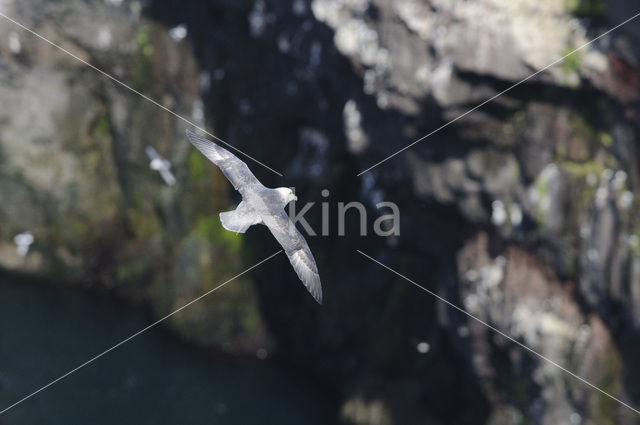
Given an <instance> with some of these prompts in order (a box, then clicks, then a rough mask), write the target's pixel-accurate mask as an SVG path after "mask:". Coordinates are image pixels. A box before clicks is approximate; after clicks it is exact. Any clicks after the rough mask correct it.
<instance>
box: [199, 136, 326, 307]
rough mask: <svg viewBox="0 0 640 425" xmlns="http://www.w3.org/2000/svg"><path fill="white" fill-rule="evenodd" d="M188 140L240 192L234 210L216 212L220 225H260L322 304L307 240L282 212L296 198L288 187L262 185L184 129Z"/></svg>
mask: <svg viewBox="0 0 640 425" xmlns="http://www.w3.org/2000/svg"><path fill="white" fill-rule="evenodd" d="M187 136H188V137H189V140H190V141H191V143H192V144H193V146H195V147H196V148H197V149H198V150H199V151H200V152H202V153H203V154H204V156H206V157H207V158H208V159H209V160H210V161H211V162H213V163H214V164H216V165H217V166H218V168H220V170H222V173H223V174H224V175H225V176H226V177H227V179H228V180H229V181H230V182H231V184H232V185H233V187H234V188H235V189H236V190H237V191H238V192H240V194H241V195H242V202H240V204H239V205H238V207H237V208H236V209H235V210H234V211H228V212H223V213H220V221H221V222H222V226H223V227H224V228H225V229H227V230H230V231H232V232H236V233H244V232H246V231H247V229H248V228H249V227H250V226H252V225H254V224H264V225H265V226H267V227H268V228H269V230H270V231H271V234H273V236H274V237H275V238H276V240H277V241H278V242H279V243H280V245H282V248H284V252H285V253H286V254H287V256H288V257H289V262H291V265H292V266H293V269H294V270H295V271H296V273H297V274H298V277H299V278H300V280H301V281H302V283H304V286H306V287H307V289H308V290H309V292H310V293H311V295H313V297H314V298H315V299H316V301H317V302H318V303H320V304H322V285H321V284H320V275H319V274H318V267H317V266H316V261H315V260H314V259H313V255H312V254H311V250H310V249H309V245H308V244H307V241H305V239H304V237H303V236H302V235H301V234H300V232H298V230H297V229H296V226H295V224H294V223H293V221H291V219H290V218H289V216H288V215H287V214H286V213H285V212H284V207H285V206H286V205H287V204H288V203H289V202H291V201H294V200H297V199H298V198H297V197H296V196H295V195H294V194H293V191H292V190H291V189H289V188H288V187H279V188H276V189H270V188H268V187H264V186H263V185H262V183H260V181H258V179H257V178H256V176H254V175H253V173H252V172H251V171H250V170H249V167H247V164H245V163H244V162H242V161H241V160H239V159H238V158H237V157H236V156H235V155H233V154H232V153H231V152H229V151H228V150H226V149H224V148H222V147H220V146H218V145H216V144H215V143H213V142H212V141H210V140H207V139H205V138H203V137H200V136H198V135H197V134H195V133H192V132H191V131H189V130H187Z"/></svg>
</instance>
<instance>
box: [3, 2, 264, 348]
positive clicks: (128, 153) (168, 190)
mask: <svg viewBox="0 0 640 425" xmlns="http://www.w3.org/2000/svg"><path fill="white" fill-rule="evenodd" d="M3 7H4V8H3V12H4V13H7V14H8V15H9V16H13V17H15V19H17V20H18V21H20V22H22V23H24V24H25V25H27V26H28V27H30V28H32V29H33V30H34V31H36V32H38V33H40V34H42V35H43V36H44V37H47V38H48V39H50V40H51V41H52V42H54V43H57V44H59V45H60V46H62V47H63V48H65V49H67V50H69V51H71V52H73V54H74V55H76V56H78V57H79V58H80V59H82V60H86V61H88V62H90V63H91V64H93V65H95V66H97V67H99V68H100V69H102V70H104V71H105V72H107V73H109V74H111V75H113V76H114V78H118V79H120V80H122V81H123V82H124V83H125V84H128V85H130V86H132V87H133V88H134V89H136V90H139V91H141V92H144V94H145V95H146V96H149V97H151V98H153V99H156V100H158V101H159V102H161V103H162V104H163V105H165V106H167V107H168V108H170V109H171V110H172V111H174V112H176V113H178V114H180V115H182V116H184V117H187V118H188V119H190V120H192V121H194V122H197V123H198V124H202V122H203V117H202V101H201V98H200V87H199V85H198V80H199V72H198V67H197V64H196V61H195V59H194V57H193V56H192V54H191V51H190V49H189V47H188V44H187V42H185V41H180V40H174V39H172V38H171V37H170V35H169V33H168V29H167V28H166V27H164V26H162V25H159V24H158V23H155V22H153V21H150V20H148V19H145V18H143V17H142V16H141V14H140V13H141V10H142V9H141V5H140V4H139V3H137V2H131V3H122V4H117V3H109V2H102V1H92V2H82V1H65V2H56V3H51V2H39V1H33V2H30V3H29V4H28V5H27V4H25V3H24V2H5V3H3ZM35 11H37V13H35ZM43 16H47V17H48V18H47V19H46V20H44V19H43V18H42V17H43ZM95 22H99V25H97V26H96V25H94V23H95ZM0 38H1V39H2V40H14V41H13V45H7V44H4V45H2V46H1V47H0V49H2V56H1V57H0V61H1V66H2V72H1V73H0V78H2V79H3V83H2V84H1V85H0V99H2V103H3V104H4V105H6V106H7V107H5V108H3V109H2V111H1V112H0V122H1V123H2V125H1V126H0V155H1V156H0V221H1V222H2V223H3V225H2V226H1V227H0V252H1V253H2V255H0V267H2V268H3V269H5V270H9V271H11V272H14V273H22V274H28V275H34V276H40V277H46V278H47V279H50V280H57V281H60V282H65V283H68V284H80V285H100V286H103V287H107V288H114V289H115V290H116V291H117V292H119V293H121V294H123V295H124V296H127V297H131V298H134V299H139V300H144V301H149V302H150V303H151V304H152V305H153V306H154V308H155V311H156V312H157V314H158V316H163V315H165V314H167V313H169V312H171V311H173V310H175V309H177V308H179V307H181V306H182V305H184V304H186V303H187V302H189V301H191V300H192V299H194V298H196V297H197V296H199V295H201V294H203V293H204V292H206V291H207V290H208V289H211V288H212V287H213V285H217V284H220V283H222V282H224V281H225V280H226V279H229V278H230V277H232V276H233V274H234V273H237V272H238V271H241V270H242V269H243V264H244V263H243V261H242V257H241V256H239V252H240V249H239V246H240V244H241V243H242V242H241V239H240V238H239V237H234V236H227V234H226V232H224V231H223V229H222V228H221V227H220V226H219V222H218V217H217V215H216V214H215V212H216V211H218V210H220V209H222V208H226V207H227V206H229V205H230V204H231V201H230V200H229V195H228V193H229V192H228V190H227V187H226V185H225V181H224V178H223V177H222V176H221V175H220V174H219V173H218V172H217V171H215V169H214V167H213V166H210V165H209V164H208V163H207V162H206V159H204V158H201V157H200V155H199V154H198V153H195V152H192V151H191V150H190V145H189V143H188V142H187V141H186V139H185V136H184V129H185V125H184V123H183V122H182V121H181V120H179V119H177V118H176V117H174V116H172V115H171V114H168V113H167V112H165V111H163V110H162V109H160V108H158V107H157V106H156V105H154V104H152V103H151V102H149V101H148V100H146V99H144V98H142V97H141V96H139V95H137V94H135V93H133V92H131V91H130V90H127V89H126V88H124V87H122V86H121V85H119V84H117V83H116V82H114V81H113V80H111V79H109V78H107V77H106V76H104V75H101V74H100V73H99V72H96V71H95V70H92V69H90V68H88V67H87V66H86V65H85V64H83V63H81V62H80V61H78V60H77V59H74V58H73V57H70V56H69V55H68V54H66V53H64V52H61V51H60V50H58V49H56V48H54V47H52V46H50V45H47V44H46V43H45V42H43V41H42V40H39V39H37V38H34V36H33V35H31V34H29V33H28V32H26V31H23V30H21V29H20V28H19V27H16V26H13V25H12V24H8V23H6V22H5V23H3V25H2V27H1V29H0ZM16 40H17V41H16ZM147 146H153V147H154V148H155V149H156V150H157V151H158V152H159V153H160V155H162V156H163V157H165V158H169V159H170V161H171V163H172V166H173V172H174V173H175V174H176V177H177V184H175V185H174V186H167V185H165V184H164V182H163V181H162V179H161V178H160V176H159V174H157V173H156V172H155V171H154V170H152V169H151V168H150V167H149V158H148V156H147V154H146V153H145V150H146V148H147ZM26 230H28V231H30V232H31V233H32V234H33V236H34V243H33V245H32V246H31V247H30V250H29V253H28V254H27V255H26V257H24V258H22V257H20V256H19V255H18V252H17V250H16V248H15V246H14V244H13V237H14V235H16V234H18V233H20V232H23V231H26ZM176 283H179V285H176ZM216 295H219V294H216ZM214 299H215V302H214ZM222 317H224V320H220V319H221V318H222ZM171 326H172V327H173V328H174V329H175V330H176V331H177V332H178V333H179V334H181V335H182V336H183V337H184V338H186V339H190V340H195V341H197V342H198V343H200V344H203V345H205V346H210V347H216V348H218V349H224V350H225V351H233V352H242V353H254V352H255V350H256V349H258V348H261V347H263V346H265V345H267V344H268V337H267V335H266V332H265V331H264V328H263V325H262V322H261V319H260V316H259V314H258V311H257V300H256V298H255V292H254V290H253V286H252V285H251V282H250V280H249V279H248V278H244V279H243V280H242V281H239V282H237V283H236V284H235V287H234V288H232V289H229V290H227V291H225V292H224V293H223V295H222V296H216V297H213V296H212V297H211V299H208V300H205V301H203V302H201V303H199V304H198V305H197V306H194V308H190V309H185V310H184V311H182V312H181V313H179V314H177V315H175V316H173V317H172V318H171Z"/></svg>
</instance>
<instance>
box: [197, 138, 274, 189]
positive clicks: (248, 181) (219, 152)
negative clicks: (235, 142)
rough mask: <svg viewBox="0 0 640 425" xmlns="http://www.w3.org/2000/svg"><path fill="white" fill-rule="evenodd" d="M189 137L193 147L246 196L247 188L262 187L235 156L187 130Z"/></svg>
mask: <svg viewBox="0 0 640 425" xmlns="http://www.w3.org/2000/svg"><path fill="white" fill-rule="evenodd" d="M187 136H188V137H189V141H190V142H191V144H192V145H193V146H195V147H196V148H197V149H198V150H199V151H200V152H202V154H203V155H204V156H206V157H207V158H208V159H209V160H210V161H211V162H213V163H214V164H216V165H217V166H218V168H220V170H221V171H222V173H223V174H224V175H225V176H226V177H227V179H228V180H229V181H230V182H231V184H232V185H233V187H234V188H235V189H236V190H237V191H239V192H240V193H242V194H244V193H243V191H244V189H245V188H246V187H247V186H253V185H260V186H262V183H260V181H259V180H258V179H257V178H256V176H254V175H253V173H252V172H251V170H249V167H247V164H245V163H244V162H242V161H241V160H239V159H238V158H237V157H236V156H235V155H234V154H232V153H231V152H229V151H228V150H226V149H224V148H223V147H221V146H219V145H217V144H215V143H213V142H212V141H211V140H208V139H205V138H204V137H200V136H198V135H197V134H195V133H193V132H191V131H189V130H187Z"/></svg>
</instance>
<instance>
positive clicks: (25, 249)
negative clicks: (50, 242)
mask: <svg viewBox="0 0 640 425" xmlns="http://www.w3.org/2000/svg"><path fill="white" fill-rule="evenodd" d="M13 242H14V243H15V244H16V250H17V251H18V255H19V256H20V257H26V256H27V254H28V253H29V249H30V248H31V244H33V242H34V238H33V233H31V232H22V233H18V234H17V235H15V236H14V237H13Z"/></svg>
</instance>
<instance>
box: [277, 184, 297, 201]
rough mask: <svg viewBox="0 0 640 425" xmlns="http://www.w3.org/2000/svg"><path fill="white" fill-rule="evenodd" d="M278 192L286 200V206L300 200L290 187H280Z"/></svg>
mask: <svg viewBox="0 0 640 425" xmlns="http://www.w3.org/2000/svg"><path fill="white" fill-rule="evenodd" d="M276 190H277V191H278V193H279V194H280V196H281V197H282V199H283V200H284V203H285V205H286V204H288V203H289V202H291V201H297V200H298V197H297V196H296V195H295V194H294V193H293V190H291V189H289V188H288V187H279V188H277V189H276Z"/></svg>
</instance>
